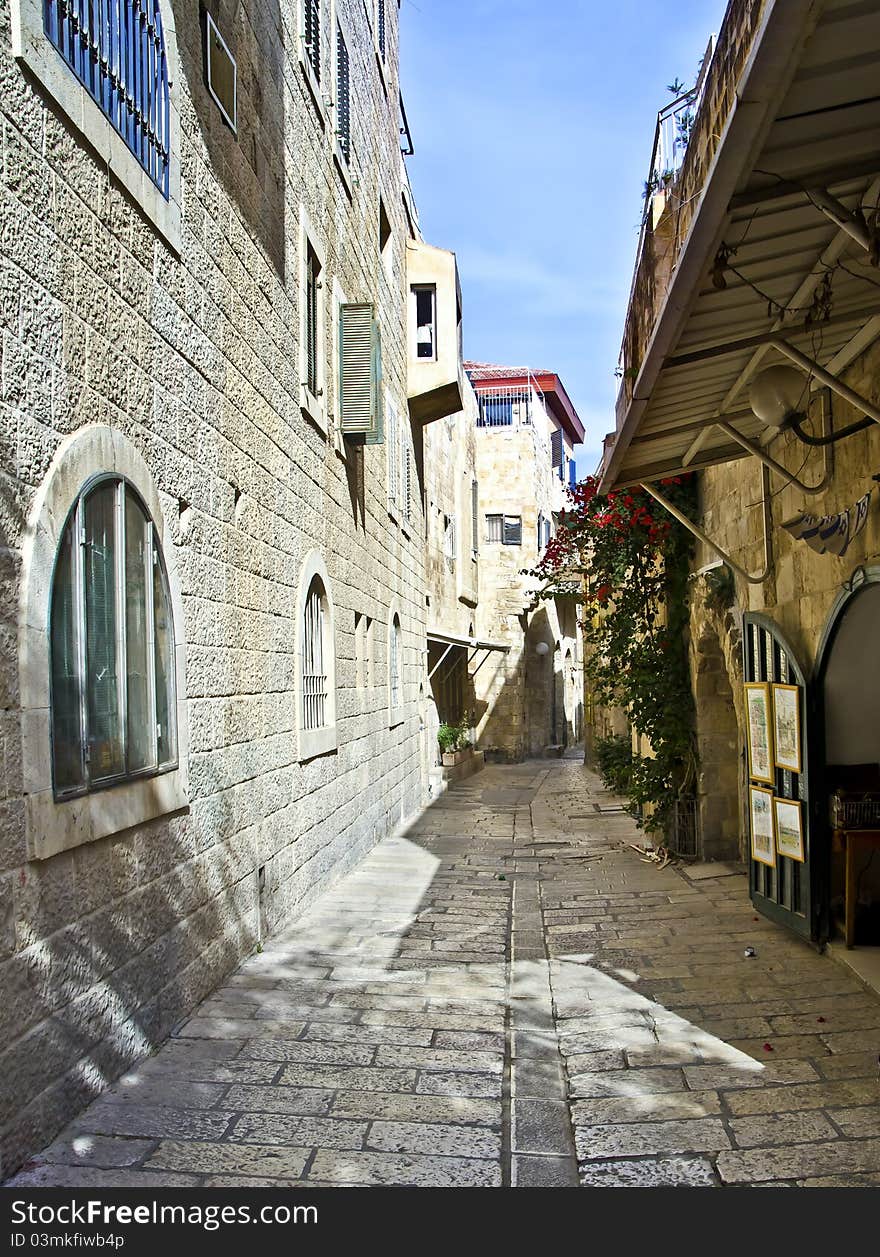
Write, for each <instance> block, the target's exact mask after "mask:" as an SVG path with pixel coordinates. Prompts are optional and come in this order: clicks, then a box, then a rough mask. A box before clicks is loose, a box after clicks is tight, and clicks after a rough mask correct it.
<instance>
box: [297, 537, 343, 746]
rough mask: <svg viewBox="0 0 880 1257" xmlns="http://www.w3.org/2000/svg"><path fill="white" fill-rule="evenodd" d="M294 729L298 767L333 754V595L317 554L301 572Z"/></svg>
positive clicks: (334, 732) (313, 552)
mask: <svg viewBox="0 0 880 1257" xmlns="http://www.w3.org/2000/svg"><path fill="white" fill-rule="evenodd" d="M295 623H296V654H297V682H296V684H297V690H298V693H297V702H296V711H297V728H298V731H299V759H300V761H301V762H304V761H305V760H309V759H314V758H315V756H317V755H327V754H331V753H332V752H334V751H335V750H336V749H337V745H338V741H337V735H336V648H335V644H334V639H335V629H334V612H333V595H332V591H331V587H330V577H329V575H328V572H327V567H326V565H325V563H324V560H323V559H322V557H321V555H320V554H319V553H318V551H317V550H313V551H312V552H311V554H309V555H308V556H307V557H306V560H305V563H304V564H303V568H302V572H301V573H300V581H299V591H298V594H297V611H296V621H295Z"/></svg>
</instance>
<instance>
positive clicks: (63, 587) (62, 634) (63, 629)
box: [51, 517, 83, 792]
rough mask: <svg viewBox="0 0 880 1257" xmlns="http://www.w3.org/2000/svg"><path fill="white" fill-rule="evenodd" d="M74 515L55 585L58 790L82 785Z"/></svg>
mask: <svg viewBox="0 0 880 1257" xmlns="http://www.w3.org/2000/svg"><path fill="white" fill-rule="evenodd" d="M74 546H75V538H74V518H73V517H71V520H70V522H69V523H68V525H67V527H66V528H65V530H64V537H63V538H62V541H61V549H60V550H59V553H58V562H57V563H56V566H55V578H54V583H53V585H52V621H51V623H52V641H51V653H52V755H53V767H54V772H55V789H56V790H58V791H59V792H60V791H65V790H72V789H75V788H76V787H77V786H81V785H82V784H83V765H82V728H81V722H80V691H79V666H78V662H77V637H76V598H75V594H74V562H73V560H74Z"/></svg>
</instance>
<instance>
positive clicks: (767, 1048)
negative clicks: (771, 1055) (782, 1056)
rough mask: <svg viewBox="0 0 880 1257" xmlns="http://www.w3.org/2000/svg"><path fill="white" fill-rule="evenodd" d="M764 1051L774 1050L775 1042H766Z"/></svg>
mask: <svg viewBox="0 0 880 1257" xmlns="http://www.w3.org/2000/svg"><path fill="white" fill-rule="evenodd" d="M764 1051H765V1052H772V1051H773V1044H772V1043H765V1044H764Z"/></svg>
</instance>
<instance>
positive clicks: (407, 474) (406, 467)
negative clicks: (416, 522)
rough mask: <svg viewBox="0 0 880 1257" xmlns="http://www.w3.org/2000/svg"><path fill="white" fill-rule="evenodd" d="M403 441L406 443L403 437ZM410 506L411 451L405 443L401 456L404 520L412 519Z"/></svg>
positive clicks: (411, 503) (411, 502) (411, 498)
mask: <svg viewBox="0 0 880 1257" xmlns="http://www.w3.org/2000/svg"><path fill="white" fill-rule="evenodd" d="M403 439H404V441H406V437H405V436H404V438H403ZM412 506H413V492H412V450H411V449H410V447H409V442H407V443H406V449H405V450H404V454H403V515H404V518H405V519H406V520H410V519H412Z"/></svg>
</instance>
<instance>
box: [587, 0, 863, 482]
mask: <svg viewBox="0 0 880 1257" xmlns="http://www.w3.org/2000/svg"><path fill="white" fill-rule="evenodd" d="M760 21H761V26H760V30H759V32H758V34H757V36H756V38H755V40H754V43H753V46H752V49H751V53H750V55H749V58H748V60H747V62H746V64H745V66H744V68H743V70H742V73H741V75H740V77H739V81H738V84H737V90H736V94H735V102H734V104H733V107H732V108H731V109H730V111H729V114H728V117H727V120H726V122H725V123H724V127H723V134H722V139H721V141H720V143H719V145H718V147H717V149H716V150H715V153H714V156H713V158H712V162H711V165H710V167H709V169H708V171H707V173H706V175H705V179H704V181H703V185H702V190H701V194H700V195H701V200H700V203H699V207H698V209H697V210H696V212H695V214H694V217H693V220H692V222H691V225H690V228H689V231H688V234H687V237H686V239H685V242H684V245H683V247H682V248H681V250H680V252H679V254H678V257H677V259H676V260H675V262H674V270H673V273H672V277H671V279H670V280H669V283H668V287H667V290H666V294H665V298H664V299H663V301H662V304H661V306H660V311H659V315H658V317H657V319H656V322H655V324H654V327H653V331H652V332H651V334H650V338H649V340H648V344H647V348H646V350H645V352H644V355H643V358H642V361H641V363H640V364H638V374H637V375H636V378H635V380H634V381H633V380H631V379H624V383H623V387H622V389H621V394H620V397H619V399H618V405H617V430H616V433H615V434H614V435H613V436H612V437H609V438H607V439H606V452H605V458H604V465H603V474H602V488H603V490H605V491H607V490H609V489H612V488H618V487H623V486H625V485H631V484H638V483H642V482H646V481H648V482H650V481H654V480H657V479H660V478H662V477H667V476H672V475H675V474H679V473H681V472H684V471H689V470H690V471H693V470H698V469H699V468H702V467H709V466H713V465H715V464H719V463H725V462H728V461H730V460H732V459H737V458H744V457H748V456H749V455H752V454H754V453H755V451H756V448H757V449H758V450H762V449H763V443H764V441H765V439H766V437H767V435H768V430H767V429H766V428H765V427H764V426H763V425H762V424H761V422H760V421H759V420H758V419H757V418H756V417H755V415H754V414H753V413H752V411H751V409H750V408H749V407H748V386H749V383H750V381H751V379H752V377H753V376H754V375H755V373H756V372H757V371H758V370H760V369H761V368H762V367H764V366H767V365H770V364H771V363H774V362H784V361H788V360H794V361H795V362H797V363H799V365H800V366H801V367H802V368H804V369H805V371H806V372H807V373H808V374H810V375H811V376H812V378H813V384H814V386H818V385H819V384H820V383H821V384H825V385H827V384H828V377H830V378H831V380H832V381H836V376H837V375H838V374H839V373H840V372H841V371H843V370H844V369H845V368H846V367H847V366H848V365H849V363H851V362H852V361H853V360H854V359H855V358H856V357H857V356H858V355H859V354H860V353H862V352H863V351H864V349H865V348H866V347H867V346H868V345H869V344H871V342H872V341H873V340H875V339H876V338H877V337H878V336H880V268H878V267H877V266H875V265H873V264H872V257H871V254H872V252H873V253H874V254H876V251H877V249H878V244H877V240H876V232H875V231H874V230H873V229H870V230H866V224H865V218H867V220H868V223H869V224H870V222H871V217H872V214H873V212H874V210H876V207H877V206H878V205H880V88H878V84H880V6H878V5H877V4H875V3H853V2H852V0H826V2H825V3H824V4H821V3H820V4H817V3H815V0H768V3H767V4H766V6H765V8H764V11H763V13H762V17H761V19H760ZM828 275H830V276H831V279H830V281H829V280H826V279H825V277H826V276H828ZM829 282H830V285H831V290H830V305H825V306H823V295H827V293H825V294H823V292H822V285H823V284H825V285H827V284H828V283H829ZM829 309H830V317H828V318H825V317H824V315H825V314H827V313H828V310H829ZM780 310H782V311H784V312H785V313H784V314H780V313H779V311H780ZM634 314H635V315H637V314H638V311H635V310H634V309H633V308H631V310H630V316H629V318H630V319H632V318H633V316H634ZM805 364H806V365H805ZM817 368H818V369H819V374H818V375H817ZM831 387H832V388H833V387H834V383H832V384H831ZM838 391H840V390H838ZM843 395H844V396H846V394H845V393H844V394H843ZM849 400H852V398H850V399H849ZM858 400H860V399H858ZM856 404H858V401H857V402H856ZM865 413H868V414H870V409H866V411H865ZM872 417H873V416H872ZM720 425H723V426H720ZM743 441H745V443H746V444H743V443H742V442H743ZM749 447H751V448H749Z"/></svg>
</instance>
